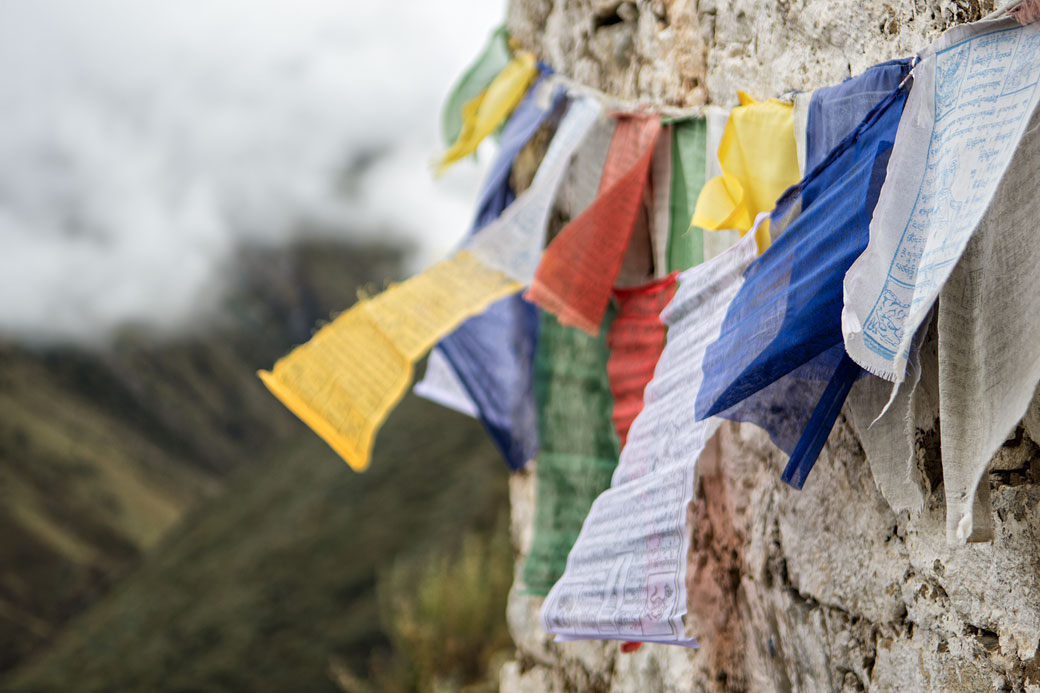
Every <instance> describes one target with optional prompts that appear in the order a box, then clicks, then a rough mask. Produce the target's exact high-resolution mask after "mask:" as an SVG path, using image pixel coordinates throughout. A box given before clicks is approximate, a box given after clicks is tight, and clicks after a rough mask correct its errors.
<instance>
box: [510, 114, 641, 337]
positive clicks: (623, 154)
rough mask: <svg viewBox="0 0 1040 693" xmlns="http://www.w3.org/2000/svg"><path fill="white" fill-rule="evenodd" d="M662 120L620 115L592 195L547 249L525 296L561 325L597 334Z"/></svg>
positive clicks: (639, 200) (625, 246) (632, 222)
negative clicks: (582, 210)
mask: <svg viewBox="0 0 1040 693" xmlns="http://www.w3.org/2000/svg"><path fill="white" fill-rule="evenodd" d="M660 130H661V120H660V118H659V117H656V116H642V115H625V116H623V117H620V118H619V119H618V124H617V127H616V128H615V130H614V137H613V139H612V140H611V143H610V150H609V152H608V153H607V162H606V165H605V166H604V169H603V175H602V177H601V179H600V186H599V195H598V196H597V198H596V200H595V201H594V202H593V203H592V205H590V206H589V208H588V209H586V210H585V211H584V212H582V213H581V214H580V215H579V216H578V217H577V218H576V219H574V220H573V221H571V223H570V224H568V225H567V226H566V227H565V228H564V229H563V230H562V231H561V232H560V234H559V235H558V236H557V237H556V238H554V239H553V241H552V242H551V243H550V244H549V246H548V247H547V248H546V250H545V253H544V255H543V256H542V262H541V264H540V265H539V266H538V270H537V272H536V273H535V277H534V281H533V282H532V283H531V288H530V289H528V291H527V294H526V297H527V298H528V299H529V300H530V301H532V302H533V303H536V304H538V306H539V307H541V308H542V309H543V310H547V311H549V312H551V313H553V314H554V315H556V316H557V317H558V318H559V320H560V322H561V323H562V324H564V325H569V326H574V327H578V328H579V329H582V330H585V331H586V332H588V333H590V334H595V333H596V331H597V330H598V329H599V326H600V323H601V322H602V320H603V315H604V313H605V311H606V308H607V303H608V301H609V300H610V292H611V289H612V288H613V285H614V280H615V278H616V277H617V275H618V271H619V270H620V269H621V263H622V261H623V259H624V256H625V251H626V249H627V248H628V242H629V239H630V238H631V236H632V230H633V228H634V227H635V223H636V219H637V217H638V215H639V213H640V210H641V209H642V201H643V194H644V189H645V188H646V185H647V178H648V176H649V173H650V162H651V158H652V156H653V153H654V149H655V144H656V142H657V137H658V134H659V133H660Z"/></svg>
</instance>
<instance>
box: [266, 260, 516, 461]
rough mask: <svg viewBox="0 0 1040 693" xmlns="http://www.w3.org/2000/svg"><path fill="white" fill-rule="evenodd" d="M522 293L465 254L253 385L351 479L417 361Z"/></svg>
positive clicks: (394, 289)
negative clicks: (325, 447)
mask: <svg viewBox="0 0 1040 693" xmlns="http://www.w3.org/2000/svg"><path fill="white" fill-rule="evenodd" d="M520 288H521V285H520V284H518V283H517V282H515V281H513V280H511V279H509V278H508V277H506V276H505V275H504V274H502V273H501V272H498V271H496V270H492V269H490V268H488V267H487V266H485V265H484V264H483V263H481V262H480V261H479V260H477V258H475V257H474V256H473V255H472V254H470V253H469V252H467V251H460V252H458V253H456V254H455V255H454V256H453V257H451V258H449V259H447V260H444V261H443V262H439V263H437V264H436V265H434V266H432V267H430V268H429V269H427V270H426V271H425V272H422V273H421V274H418V275H416V276H414V277H411V278H410V279H407V280H406V281H404V282H401V283H400V284H396V285H394V286H391V287H390V288H389V289H387V290H386V291H384V292H383V293H382V294H380V295H378V296H376V297H375V298H371V299H366V300H363V301H360V302H358V303H357V304H356V305H354V306H353V307H352V308H351V309H350V310H348V311H347V312H345V313H343V314H342V315H340V316H339V317H338V318H336V319H335V320H333V321H332V322H331V323H329V324H328V325H326V326H325V327H323V328H322V329H320V330H319V331H318V332H317V333H315V335H314V336H313V337H312V338H311V340H310V341H309V342H307V343H306V344H303V345H301V346H299V347H297V348H296V349H294V350H293V351H292V352H290V353H289V354H288V355H287V356H285V357H283V358H281V359H279V361H278V362H277V363H276V364H275V365H274V368H272V369H271V371H270V372H267V371H261V372H260V373H259V376H260V379H261V380H263V382H264V384H265V385H266V386H267V388H268V389H269V390H270V391H271V392H272V394H274V396H275V397H277V398H278V399H279V400H281V402H282V404H284V405H285V406H286V407H288V409H289V410H290V411H292V412H293V413H294V414H296V416H298V417H299V418H300V419H301V420H302V421H303V422H304V423H305V424H307V425H308V426H310V428H311V429H313V430H314V432H315V433H317V434H318V435H319V436H321V437H322V439H323V440H324V441H325V442H326V443H328V444H329V446H330V447H331V448H332V449H333V450H335V451H336V452H337V453H338V454H339V455H340V456H341V457H342V458H343V459H345V460H346V461H347V464H349V465H350V466H351V467H352V468H353V469H354V470H355V471H359V472H360V471H364V470H365V469H366V468H367V467H368V465H369V462H370V460H371V456H372V444H373V441H374V439H375V435H376V432H377V431H378V430H379V427H380V426H382V425H383V421H384V420H385V419H386V417H387V415H388V414H389V413H390V410H391V409H393V407H394V405H395V404H397V402H398V401H400V399H401V397H402V396H403V395H404V393H405V390H406V389H407V388H408V383H409V382H411V379H412V368H413V365H414V363H415V361H416V360H418V359H419V358H421V357H422V355H423V354H424V353H425V352H426V351H427V350H429V349H430V347H432V346H433V345H434V344H435V343H436V342H437V341H438V340H439V339H440V338H441V337H443V336H445V335H446V334H448V333H449V332H451V331H452V330H453V329H455V327H456V326H458V325H459V323H461V322H462V321H463V320H465V319H467V318H469V317H471V316H473V315H476V314H477V313H480V312H481V311H483V310H484V309H485V308H487V306H489V305H490V304H491V303H493V302H494V301H497V300H498V299H500V298H503V297H505V296H508V295H509V294H511V293H515V292H517V291H519V290H520Z"/></svg>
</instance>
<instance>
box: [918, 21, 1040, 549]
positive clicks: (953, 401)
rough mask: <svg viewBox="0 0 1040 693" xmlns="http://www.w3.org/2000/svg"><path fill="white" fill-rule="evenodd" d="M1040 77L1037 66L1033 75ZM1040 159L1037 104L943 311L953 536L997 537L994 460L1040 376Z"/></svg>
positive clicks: (943, 297)
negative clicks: (1039, 228)
mask: <svg viewBox="0 0 1040 693" xmlns="http://www.w3.org/2000/svg"><path fill="white" fill-rule="evenodd" d="M1036 26H1037V25H1035V24H1031V25H1029V27H1028V28H1033V27H1036ZM1037 76H1038V71H1037V70H1036V69H1033V70H1032V72H1031V74H1030V76H1029V78H1030V79H1031V80H1036V78H1037ZM1038 161H1040V112H1038V111H1034V113H1033V116H1032V118H1031V120H1030V122H1029V126H1028V131H1027V133H1026V135H1025V137H1024V138H1023V139H1022V140H1021V143H1020V144H1019V147H1018V149H1017V151H1016V152H1015V153H1014V156H1013V158H1012V161H1011V164H1010V166H1009V167H1008V168H1007V170H1006V172H1005V174H1004V178H1003V180H1002V181H1001V183H1000V184H999V186H998V187H997V190H996V193H995V194H994V196H993V198H992V201H991V202H990V205H989V208H988V209H987V211H986V212H985V214H984V216H983V217H982V219H981V221H980V223H979V225H978V227H977V229H976V230H975V233H974V234H973V235H972V238H971V240H970V241H968V244H967V246H966V247H965V250H964V253H963V255H962V256H961V258H960V260H959V261H958V262H957V264H956V266H955V267H954V268H953V271H952V272H951V273H950V277H949V279H948V280H947V282H946V285H945V287H944V288H943V290H942V293H941V294H940V297H939V302H938V307H937V310H936V326H937V332H938V360H939V420H940V421H941V422H942V426H941V427H940V445H941V447H942V467H943V486H944V488H945V495H946V534H947V539H948V541H950V542H951V543H954V544H961V543H964V542H967V541H988V540H990V539H992V538H993V527H992V515H993V511H992V509H991V508H990V502H989V477H988V475H987V471H988V469H989V464H990V460H992V458H993V456H994V455H995V454H996V453H997V451H998V450H999V449H1000V447H1001V445H1003V443H1004V441H1005V440H1006V439H1007V437H1008V435H1009V434H1011V433H1012V432H1013V430H1014V429H1015V427H1016V426H1017V425H1018V422H1019V421H1020V420H1021V419H1022V417H1023V416H1024V415H1025V414H1026V411H1027V409H1028V408H1029V404H1030V401H1031V400H1032V399H1033V393H1034V392H1035V391H1036V387H1037V383H1038V381H1040V321H1038V320H1036V319H1035V318H1036V315H1037V314H1038V309H1040V276H1038V274H1037V267H1040V244H1038V243H1037V242H1036V240H1037V239H1036V220H1037V219H1040V196H1038V195H1037V194H1036V169H1037V162H1038ZM976 175H978V174H976Z"/></svg>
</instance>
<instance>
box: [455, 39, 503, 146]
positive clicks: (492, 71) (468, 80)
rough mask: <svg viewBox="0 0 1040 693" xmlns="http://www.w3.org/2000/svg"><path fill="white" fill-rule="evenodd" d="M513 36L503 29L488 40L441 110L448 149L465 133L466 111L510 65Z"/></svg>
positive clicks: (456, 83)
mask: <svg viewBox="0 0 1040 693" xmlns="http://www.w3.org/2000/svg"><path fill="white" fill-rule="evenodd" d="M509 59H510V51H509V35H508V34H507V33H506V28H505V27H504V26H500V27H498V28H497V29H495V30H494V31H493V32H492V33H491V36H489V37H488V41H487V43H486V44H485V45H484V48H483V50H481V51H480V55H478V56H477V57H476V59H475V60H474V61H473V63H472V64H471V65H470V66H469V67H468V68H466V71H465V72H463V73H462V75H461V76H460V77H459V79H458V81H457V82H455V85H454V86H453V87H452V88H451V93H449V94H448V98H447V100H445V102H444V107H443V108H442V109H441V136H442V137H443V138H444V145H445V146H448V145H450V144H451V143H452V142H454V141H455V140H457V139H458V138H459V133H460V132H461V131H462V108H463V106H465V105H466V104H467V103H469V102H470V101H472V100H473V99H474V98H476V97H477V96H478V95H480V93H481V92H483V91H484V90H485V89H487V87H488V85H489V84H491V80H493V79H494V78H495V75H497V74H498V73H499V72H501V71H502V69H503V68H504V67H505V66H506V65H508V64H509Z"/></svg>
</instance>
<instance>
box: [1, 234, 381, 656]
mask: <svg viewBox="0 0 1040 693" xmlns="http://www.w3.org/2000/svg"><path fill="white" fill-rule="evenodd" d="M400 261H401V251H400V250H398V249H394V248H388V247H378V246H373V247H365V248H356V247H345V246H337V245H332V244H329V243H316V242H311V243H301V244H298V245H297V246H295V247H293V248H289V249H284V250H279V251H259V250H252V251H247V252H245V253H244V254H243V256H242V260H241V263H240V265H239V266H237V267H236V268H234V269H233V271H229V283H230V285H231V288H230V290H229V292H228V293H227V295H226V298H225V299H224V301H223V305H224V306H225V308H224V309H222V310H221V311H220V313H219V318H218V319H216V320H208V321H200V323H199V324H198V325H196V326H193V330H192V332H191V333H189V334H188V335H186V336H180V337H176V338H171V337H161V336H154V335H150V334H147V333H145V332H142V331H140V330H135V329H127V330H125V331H124V332H123V333H122V334H121V335H119V336H118V337H117V338H116V339H115V340H114V343H113V344H112V345H110V346H106V347H104V348H97V349H86V348H71V347H65V348H54V347H51V348H30V347H28V346H24V345H20V344H17V343H11V342H9V343H2V342H0V537H3V541H0V672H2V671H4V670H7V669H11V668H12V667H14V666H17V665H18V664H19V663H20V662H22V661H24V660H25V659H26V658H27V657H29V656H30V655H32V653H34V652H36V651H38V650H39V649H41V648H43V647H46V646H47V645H48V644H49V643H50V642H51V641H52V640H53V639H54V637H56V634H57V633H58V632H59V631H60V629H61V627H62V626H63V624H64V623H65V622H66V621H68V620H69V619H70V618H72V617H73V616H75V615H76V614H78V613H80V612H82V611H83V610H84V609H86V608H87V607H88V606H89V605H90V604H91V603H93V602H94V601H95V600H96V599H97V598H98V597H99V596H100V595H102V594H104V593H105V591H106V590H107V589H108V587H109V586H110V585H111V584H112V582H113V581H114V580H116V579H118V578H119V577H120V576H123V575H125V574H127V573H128V572H129V571H131V570H132V569H133V568H134V566H135V565H137V563H138V562H139V561H140V560H141V558H142V557H143V556H144V555H146V554H147V553H148V552H149V551H150V550H151V549H152V547H154V546H155V545H156V544H157V543H158V542H159V541H161V539H162V538H163V537H164V536H165V535H166V534H167V533H168V532H169V531H170V530H171V528H173V527H175V526H176V525H177V524H178V523H179V522H180V521H181V520H182V519H183V518H184V517H186V516H187V514H189V513H190V512H191V511H192V510H193V509H194V508H197V507H199V506H200V505H201V504H203V503H206V502H212V501H213V499H215V498H217V497H218V496H219V494H220V492H221V490H222V488H223V486H224V483H225V479H226V478H227V477H228V475H229V474H233V473H235V472H236V470H239V469H243V468H247V467H251V466H254V465H256V464H257V463H258V461H259V460H260V459H261V458H263V457H265V456H267V455H268V451H269V450H270V449H272V448H273V447H276V446H280V445H283V444H284V443H285V442H286V441H288V440H295V439H296V438H297V437H299V435H300V426H299V424H298V422H296V420H295V419H294V418H293V416H292V415H291V414H289V413H288V412H287V411H285V410H284V408H283V407H282V406H281V405H280V404H279V403H278V402H277V401H276V400H275V399H274V398H273V397H271V396H270V395H269V394H268V393H267V391H266V390H265V389H264V388H263V386H262V384H261V383H260V382H259V380H258V379H257V378H256V375H255V371H256V369H257V368H260V367H269V366H270V365H271V364H272V363H273V362H274V360H275V359H276V358H277V357H279V356H280V355H281V354H283V353H284V352H285V351H287V350H288V349H289V348H290V347H291V346H292V345H293V344H294V343H300V342H303V341H306V339H307V338H308V337H309V336H310V331H311V328H312V326H313V325H314V324H315V322H316V321H317V320H319V319H322V318H327V317H328V315H329V313H330V311H331V310H333V309H343V308H344V307H346V306H349V305H350V304H351V303H353V302H354V300H355V292H356V290H357V289H358V287H360V286H363V285H365V284H368V283H373V282H377V283H380V284H381V283H382V282H383V281H384V280H385V278H387V277H393V276H395V275H396V274H397V272H399V267H400Z"/></svg>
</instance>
